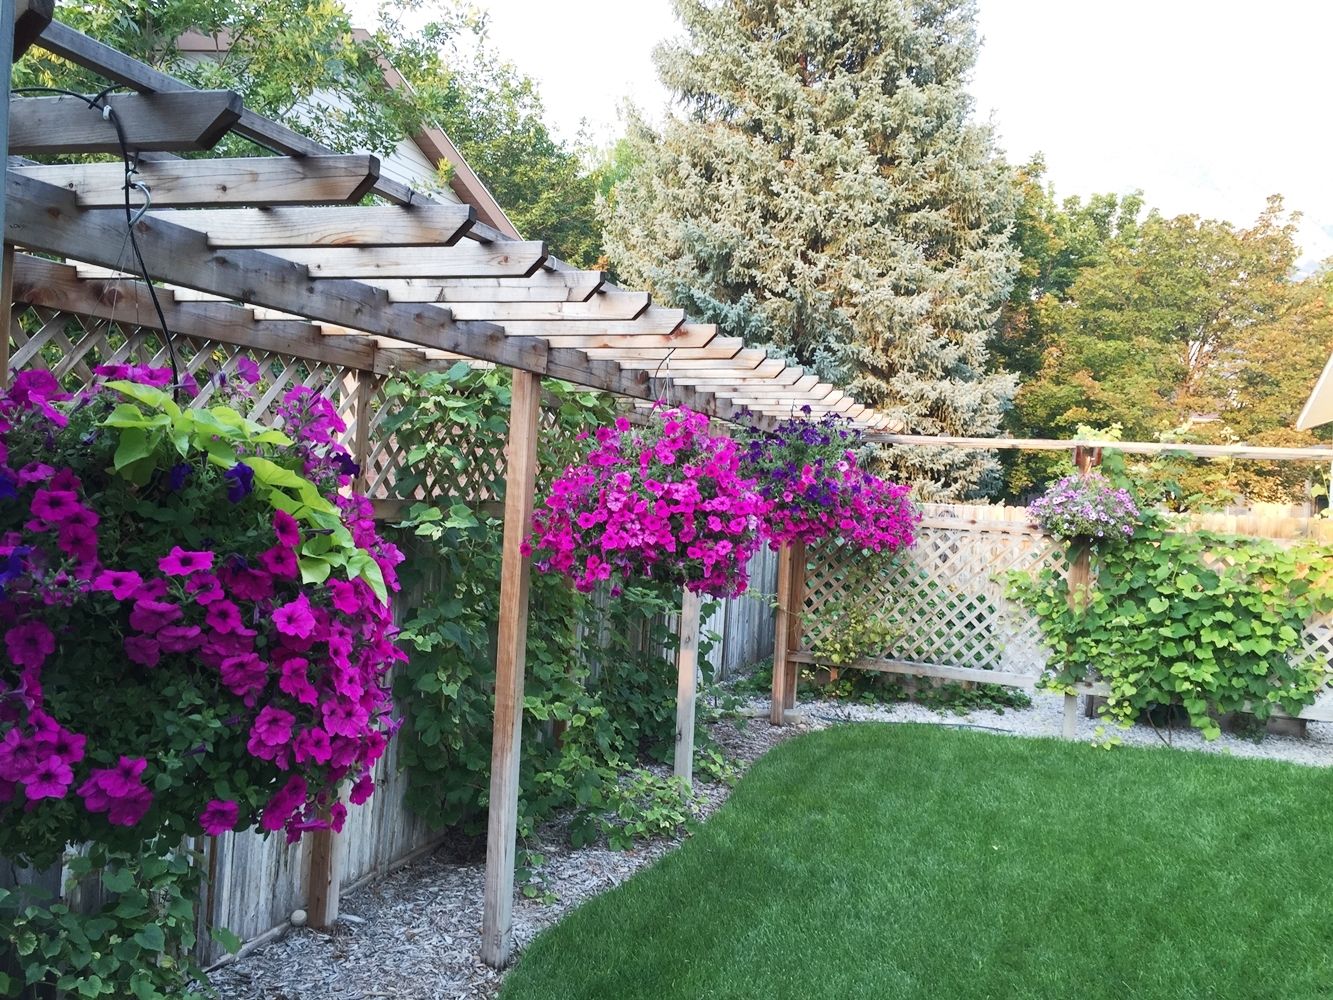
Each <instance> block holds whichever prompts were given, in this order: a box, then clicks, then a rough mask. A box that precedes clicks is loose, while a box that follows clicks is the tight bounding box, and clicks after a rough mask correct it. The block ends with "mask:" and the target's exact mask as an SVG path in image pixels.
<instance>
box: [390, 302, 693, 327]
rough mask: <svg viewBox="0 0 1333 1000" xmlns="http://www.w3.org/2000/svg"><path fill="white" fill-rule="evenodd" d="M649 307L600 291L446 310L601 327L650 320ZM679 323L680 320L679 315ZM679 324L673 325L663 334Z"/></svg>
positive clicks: (500, 319)
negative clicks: (577, 298) (582, 297)
mask: <svg viewBox="0 0 1333 1000" xmlns="http://www.w3.org/2000/svg"><path fill="white" fill-rule="evenodd" d="M390 297H392V296H390ZM439 301H444V300H443V299H441V300H439ZM650 305H652V296H650V295H649V294H648V293H647V292H603V293H601V294H599V295H594V296H592V297H591V298H589V299H587V300H586V301H581V302H541V301H536V302H534V301H525V302H450V303H449V311H450V312H452V313H453V314H454V317H455V318H456V319H478V320H487V321H490V322H492V323H505V324H508V323H511V322H529V323H530V322H560V323H566V322H570V321H580V322H587V323H589V324H595V325H598V326H601V325H604V324H605V323H606V322H607V321H608V320H635V321H636V326H637V321H639V320H642V319H649V320H651V319H652V317H648V316H645V315H644V314H645V313H646V312H647V310H648V307H649V306H650ZM681 320H682V322H683V320H684V316H683V313H682V317H681ZM649 325H650V326H651V327H652V329H653V332H658V329H657V328H658V327H659V326H661V323H660V322H650V323H649ZM679 325H680V323H676V324H674V325H673V326H671V327H670V329H669V330H667V331H666V332H670V330H674V329H675V328H676V327H677V326H679ZM608 329H614V328H612V327H608Z"/></svg>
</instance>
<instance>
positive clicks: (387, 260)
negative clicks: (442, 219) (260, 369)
mask: <svg viewBox="0 0 1333 1000" xmlns="http://www.w3.org/2000/svg"><path fill="white" fill-rule="evenodd" d="M274 253H275V254H276V255H277V256H279V257H284V258H286V259H287V260H291V261H296V262H298V263H301V264H304V265H305V266H306V267H307V268H309V269H310V276H311V277H312V278H430V277H449V278H488V277H501V276H507V277H519V278H522V277H527V276H528V275H530V274H532V273H533V272H534V271H536V270H537V269H538V268H539V267H541V264H542V261H543V260H545V259H546V244H545V243H540V242H518V241H510V242H508V243H472V242H469V243H464V244H461V245H459V246H452V247H421V248H418V249H416V250H414V251H413V252H412V253H408V254H400V253H395V252H394V251H393V250H392V249H391V248H388V247H372V248H368V249H364V250H363V249H358V248H342V247H338V248H335V249H327V248H318V249H313V250H276V251H274ZM385 298H386V299H387V298H388V294H387V293H385Z"/></svg>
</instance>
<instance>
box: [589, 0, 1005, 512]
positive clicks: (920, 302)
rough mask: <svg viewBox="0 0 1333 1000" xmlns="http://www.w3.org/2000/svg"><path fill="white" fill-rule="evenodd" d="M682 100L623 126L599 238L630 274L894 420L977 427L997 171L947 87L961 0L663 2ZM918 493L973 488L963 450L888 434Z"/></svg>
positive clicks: (977, 460) (986, 464)
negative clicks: (907, 444)
mask: <svg viewBox="0 0 1333 1000" xmlns="http://www.w3.org/2000/svg"><path fill="white" fill-rule="evenodd" d="M675 6H676V10H677V13H678V15H679V17H680V18H681V20H682V22H683V23H684V25H685V28H686V34H685V37H684V38H683V39H681V40H678V41H676V42H675V43H673V44H668V45H666V46H663V47H662V48H660V49H659V50H658V53H657V62H658V68H659V72H660V74H661V76H662V79H663V81H664V82H665V83H666V84H667V86H668V87H670V88H671V89H672V90H673V91H674V93H675V94H676V96H677V98H678V101H679V103H680V104H681V105H682V106H683V108H684V112H685V113H684V115H683V117H674V116H673V117H670V118H668V119H667V121H666V122H665V124H664V126H663V128H662V129H661V131H660V133H654V132H653V131H651V130H649V129H648V128H647V127H645V126H644V125H643V124H642V123H641V122H635V123H632V128H631V135H630V142H631V143H632V145H633V146H634V156H633V157H632V159H633V162H634V164H635V166H634V169H633V170H632V172H631V173H630V175H629V177H628V178H627V179H626V180H625V181H624V182H622V183H621V184H620V185H619V187H618V189H617V191H616V197H615V199H614V203H613V204H612V205H611V206H610V207H609V208H608V210H607V213H606V215H607V233H606V246H607V250H608V252H609V254H610V256H611V260H612V262H613V263H614V264H615V265H616V267H617V268H618V269H619V271H620V272H621V273H622V274H624V275H625V277H626V278H627V279H628V280H629V281H630V282H632V283H636V284H646V285H649V286H650V287H652V288H653V289H654V290H655V291H656V292H657V293H658V294H659V295H660V296H662V297H663V298H665V299H668V300H671V301H673V302H674V303H675V304H676V305H679V306H683V307H685V308H686V309H688V310H690V312H691V313H693V314H694V315H696V316H697V317H699V318H700V319H701V320H703V321H707V322H714V323H717V324H719V326H720V327H721V328H722V329H723V330H724V331H725V332H726V333H728V334H730V335H733V336H742V337H744V338H745V339H746V341H748V342H750V343H754V344H765V345H774V346H777V347H778V348H780V349H782V350H784V351H785V352H786V353H787V354H789V355H790V356H791V357H794V358H795V359H796V360H797V361H798V362H800V363H801V364H803V365H806V366H808V367H811V368H813V369H814V370H815V371H816V372H818V373H819V374H820V375H821V376H823V377H825V378H829V379H832V380H834V381H836V382H838V383H840V384H845V385H847V387H848V388H849V390H850V392H851V393H852V394H853V395H854V396H855V397H856V398H857V399H859V400H860V401H862V402H864V403H867V404H869V405H873V406H876V407H879V408H881V409H883V410H885V411H887V412H888V413H889V414H891V415H893V416H895V417H896V418H898V419H899V420H900V421H901V422H902V424H903V425H904V428H905V429H906V430H907V431H908V432H912V433H921V434H978V435H986V434H992V433H994V432H995V431H996V430H997V429H998V427H999V424H1000V418H1001V415H1002V413H1003V411H1004V409H1005V407H1006V405H1007V403H1008V400H1009V399H1010V397H1011V396H1012V394H1013V391H1014V382H1013V379H1012V378H1011V377H1009V376H1007V375H1000V374H994V373H992V372H990V371H988V353H987V338H988V337H989V335H990V333H991V331H992V329H993V328H994V325H995V322H996V317H997V315H998V312H999V308H1000V305H1001V303H1002V302H1003V301H1004V299H1005V297H1006V295H1007V294H1008V292H1009V289H1010V285H1011V283H1012V280H1013V274H1014V269H1015V266H1016V257H1017V255H1016V252H1015V251H1014V249H1013V247H1012V245H1011V243H1010V241H1009V237H1008V233H1009V228H1010V226H1011V224H1012V221H1013V215H1014V197H1013V192H1012V186H1011V182H1010V177H1009V172H1008V169H1007V168H1006V167H1005V165H1004V164H1003V163H1002V161H1001V160H1000V159H999V158H998V157H997V155H996V154H995V151H994V149H993V146H992V137H991V133H990V130H989V129H988V128H986V127H985V126H982V125H978V124H976V123H974V122H973V121H972V120H971V110H972V102H971V99H970V98H969V96H968V95H967V93H966V91H965V89H964V87H965V84H966V79H967V74H968V72H969V71H970V70H971V68H972V65H973V62H974V60H975V57H976V51H977V39H976V34H975V29H974V9H973V7H974V5H973V3H972V2H970V0H675ZM886 461H887V464H888V465H889V466H890V471H892V472H894V473H895V474H897V475H899V476H902V477H905V478H908V479H911V480H913V481H915V482H916V483H917V484H918V486H919V487H920V489H921V492H922V493H923V494H925V495H931V496H940V497H959V496H965V495H968V494H973V493H976V492H978V491H981V490H985V489H989V488H991V487H992V486H993V485H994V482H995V472H996V469H997V463H996V462H995V459H994V457H993V455H988V454H986V453H979V452H965V451H944V450H932V451H929V452H927V451H926V450H924V449H918V448H905V449H898V450H895V451H893V452H892V453H890V454H889V455H888V456H887V459H886Z"/></svg>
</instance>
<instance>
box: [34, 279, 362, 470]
mask: <svg viewBox="0 0 1333 1000" xmlns="http://www.w3.org/2000/svg"><path fill="white" fill-rule="evenodd" d="M10 330H11V336H12V342H11V344H10V368H11V370H13V371H20V370H22V369H25V368H45V369H48V370H49V371H50V372H51V373H52V374H54V375H55V376H56V378H57V379H59V381H60V383H61V384H62V385H63V386H64V387H65V388H66V389H67V390H69V391H71V392H73V391H77V390H78V389H80V388H82V387H83V386H85V385H87V384H88V383H89V382H91V381H92V379H93V369H94V368H95V367H97V366H98V365H115V364H144V365H153V366H156V367H166V366H167V365H168V364H170V357H169V354H168V350H167V345H166V341H165V340H164V339H163V337H162V335H161V333H159V332H158V331H156V330H152V329H148V328H145V327H140V326H135V325H133V324H129V323H120V322H113V321H110V320H104V319H97V318H94V317H89V316H82V315H79V314H76V313H70V312H63V311H61V310H57V309H50V308H46V307H41V306H28V305H23V304H16V305H15V307H14V319H13V322H12V323H11V326H10ZM171 343H172V345H173V346H174V348H175V350H176V357H177V361H178V363H179V366H180V369H181V371H182V373H185V372H188V373H190V374H191V375H193V376H194V377H195V379H196V380H197V381H198V383H199V387H200V390H199V395H198V396H197V397H195V399H194V401H193V403H194V405H198V406H202V405H206V404H207V403H208V402H210V401H211V400H214V398H215V397H216V395H217V393H218V392H219V391H220V389H221V382H220V380H218V379H217V377H216V376H218V375H219V374H220V373H221V374H224V375H226V376H227V382H228V385H229V386H230V388H231V389H232V390H233V391H235V390H237V389H243V390H244V396H243V397H242V398H243V400H244V403H245V411H246V415H247V416H249V417H250V418H252V419H254V420H257V421H260V422H262V423H271V424H275V425H280V424H281V420H280V419H279V418H278V417H277V416H276V408H277V406H278V404H280V403H281V402H282V397H283V396H284V395H285V394H286V393H287V392H289V391H290V390H291V389H294V388H296V387H297V386H306V387H308V388H310V389H313V390H314V391H316V392H318V393H320V394H322V395H323V396H325V397H327V398H328V399H330V400H332V401H333V403H334V405H335V406H337V408H338V412H339V413H340V414H341V415H342V417H343V420H344V421H345V422H346V424H347V431H346V432H345V434H344V435H343V443H344V444H345V445H346V446H347V447H348V448H349V449H350V450H353V451H354V450H355V448H354V439H355V428H356V395H357V393H356V387H357V378H358V373H357V371H356V369H353V368H348V367H345V366H342V365H331V364H325V363H323V362H317V361H308V360H306V359H303V358H298V357H295V356H293V355H290V354H281V353H278V352H273V351H255V350H247V349H245V348H240V347H236V346H234V345H231V344H224V343H220V342H218V341H213V340H205V339H201V338H198V337H187V336H184V335H181V334H173V335H172V337H171ZM240 358H249V359H250V360H251V361H253V362H254V363H255V365H256V366H257V367H258V369H259V374H260V379H259V381H258V382H257V383H256V384H255V385H253V386H247V385H246V384H245V383H244V382H243V381H241V380H239V379H237V378H236V377H235V376H236V364H237V361H238V360H239V359H240Z"/></svg>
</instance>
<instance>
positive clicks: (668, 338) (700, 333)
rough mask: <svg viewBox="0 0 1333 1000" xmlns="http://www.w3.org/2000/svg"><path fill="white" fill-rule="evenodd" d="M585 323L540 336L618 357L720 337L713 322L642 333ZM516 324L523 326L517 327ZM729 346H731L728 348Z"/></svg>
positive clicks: (705, 344) (688, 346) (694, 345)
mask: <svg viewBox="0 0 1333 1000" xmlns="http://www.w3.org/2000/svg"><path fill="white" fill-rule="evenodd" d="M585 325H586V324H583V323H569V324H567V325H566V327H565V329H566V330H568V331H570V332H568V333H554V334H553V333H545V334H541V335H540V336H541V338H542V339H543V340H545V341H546V342H547V343H548V344H551V345H553V346H556V347H578V348H582V349H583V350H586V351H589V352H591V351H600V350H606V351H611V352H612V353H614V354H615V356H616V357H617V358H621V357H630V356H632V355H631V353H630V352H636V354H637V353H639V352H642V351H644V350H648V349H657V350H658V351H659V352H660V353H661V355H662V357H663V358H665V357H666V355H667V352H668V351H669V350H673V349H677V348H682V349H690V350H697V349H700V348H704V347H708V346H709V345H710V344H715V343H717V342H718V341H719V339H721V338H719V337H718V336H717V327H715V326H713V325H712V324H710V323H695V324H690V323H687V324H685V325H683V326H681V327H680V328H679V329H677V330H675V331H674V332H672V333H666V334H661V333H652V332H647V331H645V332H643V333H640V332H638V331H637V330H635V329H634V328H633V327H632V326H630V327H626V328H616V329H613V330H610V331H608V332H606V333H579V332H577V331H578V330H579V328H580V327H582V326H585ZM521 326H522V324H518V323H506V324H504V327H505V329H506V330H508V331H510V332H514V333H519V332H522V329H521ZM515 327H519V328H520V329H518V330H515ZM729 349H730V348H728V350H729Z"/></svg>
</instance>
